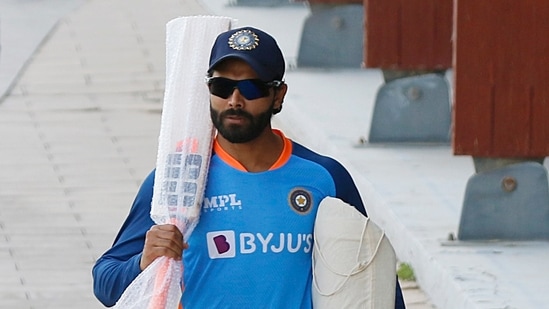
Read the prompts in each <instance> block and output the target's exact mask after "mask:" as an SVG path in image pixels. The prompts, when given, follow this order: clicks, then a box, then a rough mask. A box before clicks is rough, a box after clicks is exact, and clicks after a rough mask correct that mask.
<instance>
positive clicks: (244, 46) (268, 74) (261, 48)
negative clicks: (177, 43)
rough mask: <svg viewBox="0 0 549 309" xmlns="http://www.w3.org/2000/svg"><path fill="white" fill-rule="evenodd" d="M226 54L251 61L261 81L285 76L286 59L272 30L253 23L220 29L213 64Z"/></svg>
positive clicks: (226, 55) (222, 58)
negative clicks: (257, 26) (229, 28)
mask: <svg viewBox="0 0 549 309" xmlns="http://www.w3.org/2000/svg"><path fill="white" fill-rule="evenodd" d="M227 58H239V59H242V60H244V61H246V63H248V64H249V65H250V66H251V67H252V69H253V70H254V71H255V73H257V75H258V76H259V78H260V79H261V80H262V81H265V82H270V81H273V80H282V78H283V77H284V70H285V63H284V56H283V55H282V51H281V50H280V48H279V47H278V44H277V43H276V41H275V39H274V38H273V37H272V36H270V35H269V34H267V33H265V32H263V31H261V30H259V29H256V28H252V27H243V28H238V29H232V30H229V31H227V32H223V33H221V34H220V35H219V36H218V37H217V39H216V40H215V43H214V45H213V47H212V51H211V54H210V67H209V68H208V72H210V73H211V72H212V70H213V69H215V66H216V65H217V64H219V63H220V62H221V61H223V60H225V59H227Z"/></svg>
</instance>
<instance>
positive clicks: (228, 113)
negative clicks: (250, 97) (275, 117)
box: [219, 109, 253, 119]
mask: <svg viewBox="0 0 549 309" xmlns="http://www.w3.org/2000/svg"><path fill="white" fill-rule="evenodd" d="M227 116H238V117H246V118H248V119H253V117H252V115H250V114H249V113H247V112H245V111H243V110H241V109H228V110H226V111H223V112H221V114H219V118H225V117H227Z"/></svg>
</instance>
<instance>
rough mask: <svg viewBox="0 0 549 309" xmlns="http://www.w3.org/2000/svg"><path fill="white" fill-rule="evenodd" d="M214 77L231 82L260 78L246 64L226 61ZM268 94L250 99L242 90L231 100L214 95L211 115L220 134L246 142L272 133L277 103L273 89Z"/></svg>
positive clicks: (231, 140) (234, 60)
mask: <svg viewBox="0 0 549 309" xmlns="http://www.w3.org/2000/svg"><path fill="white" fill-rule="evenodd" d="M212 76H213V77H223V78H227V79H231V80H236V81H238V80H247V79H256V78H257V75H256V73H255V72H254V71H253V69H252V68H251V67H250V66H249V65H248V64H247V63H246V62H244V61H241V60H236V59H229V60H225V61H224V62H222V63H221V64H219V66H218V67H217V68H216V70H215V71H214V72H213V75H212ZM268 92H269V93H268V95H267V96H264V97H259V98H256V99H252V100H248V99H246V97H245V96H243V95H242V93H241V92H240V90H239V89H238V88H235V89H234V91H233V92H232V93H231V94H230V95H229V96H228V97H227V98H222V97H220V96H216V95H211V96H210V102H211V104H210V115H211V118H212V122H213V124H214V126H215V128H216V129H217V130H218V132H219V134H220V135H221V136H222V137H223V138H225V139H226V140H228V141H229V142H231V143H246V142H249V141H252V140H254V139H256V138H257V137H259V136H260V135H261V134H262V133H263V132H265V131H267V130H270V128H271V117H272V115H273V110H274V108H275V106H277V105H279V104H278V103H277V100H278V99H277V96H276V95H275V91H274V90H273V89H272V88H269V89H268Z"/></svg>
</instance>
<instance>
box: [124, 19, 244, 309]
mask: <svg viewBox="0 0 549 309" xmlns="http://www.w3.org/2000/svg"><path fill="white" fill-rule="evenodd" d="M233 23H234V20H233V19H231V18H228V17H219V16H189V17H179V18H176V19H173V20H171V21H170V22H168V23H167V25H166V88H165V93H164V104H163V110H162V122H161V127H160V137H159V142H158V155H157V161H156V174H155V185H154V191H153V200H152V205H151V218H152V219H153V221H154V222H155V223H156V224H168V223H170V224H175V225H176V226H177V227H178V228H179V230H180V231H181V232H182V234H183V235H184V238H185V239H188V237H189V236H190V234H191V232H192V230H193V229H194V227H195V226H196V224H197V223H198V220H199V216H200V208H201V204H202V200H203V197H204V189H205V185H206V181H207V176H208V164H209V160H210V156H211V149H212V142H213V138H214V133H215V130H214V128H213V124H212V123H211V119H210V110H209V92H208V88H207V87H206V85H205V83H204V77H205V75H206V70H207V68H208V59H209V56H210V49H211V47H212V45H213V42H214V41H215V38H216V37H217V35H218V34H219V33H221V32H224V31H227V30H229V29H230V28H231V25H232V24H233ZM182 277H183V264H182V262H181V261H176V260H173V259H168V258H166V257H161V258H158V259H156V260H155V261H154V262H153V263H152V264H151V265H149V267H147V268H146V269H145V270H144V271H143V272H142V273H141V274H139V276H137V278H136V279H135V280H134V281H133V282H132V283H131V284H130V285H129V286H128V288H127V289H126V291H125V292H124V293H123V294H122V296H121V298H120V300H119V301H118V302H117V303H116V305H115V307H114V308H117V309H130V308H131V309H175V308H178V306H181V305H180V300H181V295H182V291H183V288H184V287H183V285H182Z"/></svg>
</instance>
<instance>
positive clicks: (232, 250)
mask: <svg viewBox="0 0 549 309" xmlns="http://www.w3.org/2000/svg"><path fill="white" fill-rule="evenodd" d="M206 239H207V242H208V254H209V255H210V258H212V259H224V258H233V257H235V256H236V246H235V236H234V231H215V232H209V233H207V234H206Z"/></svg>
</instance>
